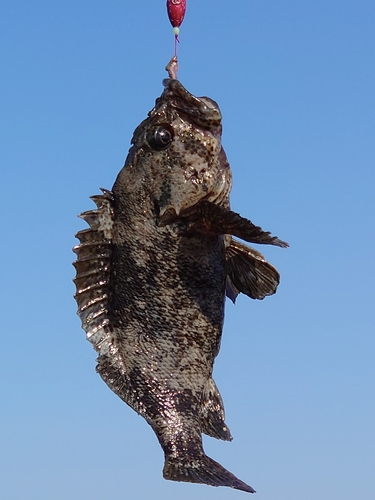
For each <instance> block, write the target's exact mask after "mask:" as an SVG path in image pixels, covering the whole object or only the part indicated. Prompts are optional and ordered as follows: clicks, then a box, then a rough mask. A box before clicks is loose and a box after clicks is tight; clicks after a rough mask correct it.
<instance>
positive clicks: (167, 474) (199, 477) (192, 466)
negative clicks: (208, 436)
mask: <svg viewBox="0 0 375 500" xmlns="http://www.w3.org/2000/svg"><path fill="white" fill-rule="evenodd" d="M163 477H164V479H169V480H171V481H184V482H187V483H201V484H208V485H210V486H229V487H230V488H234V489H236V490H241V491H246V492H248V493H255V490H254V489H253V488H252V487H251V486H249V485H247V484H246V483H244V482H243V481H241V480H240V479H238V478H237V477H236V476H235V475H234V474H232V473H231V472H229V471H227V470H226V469H224V467H222V466H221V465H220V464H219V463H217V462H215V460H212V458H210V457H208V456H207V455H205V454H204V453H202V454H201V455H200V456H198V457H197V458H191V457H189V456H182V457H172V456H171V455H169V456H166V460H165V464H164V469H163Z"/></svg>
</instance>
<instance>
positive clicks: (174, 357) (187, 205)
mask: <svg viewBox="0 0 375 500" xmlns="http://www.w3.org/2000/svg"><path fill="white" fill-rule="evenodd" d="M163 85H164V90H163V92H162V94H161V96H160V97H159V98H157V99H156V101H155V106H154V108H153V109H152V110H151V111H150V112H149V113H148V116H147V118H146V119H145V120H143V121H142V122H141V123H140V125H139V126H138V127H137V128H136V129H135V131H134V134H133V138H132V141H131V148H130V150H129V153H128V156H127V158H126V161H125V165H124V167H123V168H122V169H121V171H120V172H119V174H118V176H117V179H116V181H115V183H114V185H113V188H112V190H106V189H102V190H101V194H98V195H95V196H92V197H91V199H92V200H93V202H94V203H95V205H96V208H95V209H93V210H88V211H86V212H84V213H82V214H80V217H81V218H82V219H83V220H84V221H86V222H87V223H88V226H89V227H88V228H87V229H83V230H81V231H79V232H78V233H77V234H76V237H77V238H78V240H79V244H78V245H77V246H76V247H75V248H74V249H73V251H74V252H75V254H76V261H75V262H74V264H73V265H74V266H75V269H76V277H75V279H74V283H75V286H76V294H75V299H76V302H77V305H78V315H79V317H80V319H81V321H82V327H83V329H84V330H85V332H86V336H87V339H88V340H89V342H90V343H91V344H92V346H93V347H94V349H95V350H96V351H97V353H98V358H97V367H96V370H97V372H98V373H99V375H100V376H101V378H102V379H103V380H104V382H105V383H106V384H107V385H108V387H109V388H110V389H111V390H112V391H113V392H114V393H115V394H117V396H119V397H120V398H121V399H122V400H123V401H124V402H125V403H127V405H129V406H130V407H131V408H132V409H133V410H135V411H136V412H137V413H138V414H139V415H141V416H142V417H143V418H144V419H145V420H146V422H147V423H148V424H149V425H150V426H151V428H152V429H153V431H154V432H155V434H156V436H157V439H158V441H159V443H160V445H161V447H162V449H163V451H164V459H165V462H164V468H163V477H164V478H165V479H168V480H172V481H185V482H191V483H201V484H207V485H212V486H227V487H231V488H234V489H237V490H242V491H245V492H249V493H254V492H255V490H254V489H253V488H252V487H251V486H249V485H248V484H246V483H245V482H243V481H241V480H240V479H238V478H237V477H236V476H235V475H234V474H232V473H231V472H229V471H228V470H226V469H225V468H224V467H223V466H222V465H220V464H219V463H218V462H216V461H214V460H213V459H211V458H210V457H208V456H207V455H206V454H205V452H204V450H203V445H202V434H206V435H208V436H211V437H214V438H217V439H221V440H224V441H231V440H232V436H231V432H230V430H229V428H228V426H227V424H226V422H225V412H224V405H223V400H222V397H221V395H220V392H219V390H218V388H217V386H216V384H215V382H214V379H213V376H212V374H213V365H214V361H215V358H216V356H217V355H218V353H219V349H220V342H221V337H222V329H223V321H224V304H225V299H226V296H227V297H229V298H230V299H231V300H232V301H233V302H234V301H235V300H236V298H237V296H238V295H239V294H240V293H243V294H245V295H247V296H249V297H250V298H252V299H263V298H265V297H266V296H269V295H272V294H274V293H275V292H276V289H277V286H278V284H279V273H278V271H277V270H276V268H275V267H273V266H272V265H271V264H269V263H268V262H267V261H266V259H265V258H264V257H263V255H262V254H261V253H259V252H258V251H256V250H254V249H253V248H252V247H250V246H248V245H246V244H245V243H242V242H241V241H239V240H243V241H245V242H249V243H255V244H266V245H267V244H268V245H276V246H279V247H284V248H285V247H287V246H288V244H287V243H286V242H284V241H282V240H280V239H279V238H278V237H276V236H272V235H271V233H270V232H265V231H263V230H262V229H261V227H259V226H256V225H254V224H253V223H252V222H251V221H250V220H248V219H246V218H244V217H242V216H241V215H239V214H238V213H236V212H233V211H232V210H231V208H230V203H229V194H230V191H231V187H232V174H231V169H230V165H229V162H228V160H227V157H226V154H225V151H224V149H223V147H222V144H221V134H222V116H221V112H220V109H219V106H218V104H217V103H216V102H215V101H214V100H212V99H210V98H208V97H196V96H194V95H193V94H191V93H190V92H188V90H186V89H185V87H183V85H182V84H181V83H180V81H179V80H177V79H173V78H168V79H165V80H164V81H163Z"/></svg>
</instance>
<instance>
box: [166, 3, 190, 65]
mask: <svg viewBox="0 0 375 500" xmlns="http://www.w3.org/2000/svg"><path fill="white" fill-rule="evenodd" d="M167 11H168V17H169V20H170V22H171V25H172V26H173V33H174V36H175V45H174V49H175V50H174V52H175V57H176V56H177V42H179V39H178V35H179V34H180V26H181V24H182V21H183V20H184V17H185V12H186V0H167Z"/></svg>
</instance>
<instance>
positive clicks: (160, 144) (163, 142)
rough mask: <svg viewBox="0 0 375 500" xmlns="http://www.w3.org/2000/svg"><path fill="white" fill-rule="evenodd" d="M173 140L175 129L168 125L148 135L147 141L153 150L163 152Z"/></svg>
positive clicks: (157, 128)
mask: <svg viewBox="0 0 375 500" xmlns="http://www.w3.org/2000/svg"><path fill="white" fill-rule="evenodd" d="M172 140H173V129H172V128H171V127H169V126H166V125H160V126H159V127H156V128H154V129H153V130H151V131H150V132H149V133H148V134H147V141H148V143H149V145H150V146H151V147H152V149H156V150H157V151H161V150H163V149H167V147H168V146H169V145H170V143H171V142H172Z"/></svg>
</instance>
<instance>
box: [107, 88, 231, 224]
mask: <svg viewBox="0 0 375 500" xmlns="http://www.w3.org/2000/svg"><path fill="white" fill-rule="evenodd" d="M163 84H164V87H165V89H164V92H163V93H162V95H161V96H160V97H159V98H158V99H157V100H156V102H155V106H154V108H153V109H152V110H151V111H150V112H149V114H148V117H147V118H146V119H145V120H144V121H143V122H142V123H141V124H140V125H139V126H138V127H137V128H136V130H135V131H134V135H133V138H132V144H133V146H132V148H131V149H130V151H129V155H128V158H127V160H126V163H125V167H124V169H123V171H122V172H120V174H119V177H118V181H117V183H120V184H122V187H123V189H127V190H129V191H130V190H133V192H134V189H141V190H142V191H143V194H142V198H144V197H145V196H147V193H148V194H149V196H151V197H152V198H153V206H154V210H155V212H156V214H157V216H159V217H163V216H164V215H165V214H167V215H168V216H172V218H173V215H174V216H178V215H179V214H180V213H181V212H183V211H184V210H185V209H188V208H190V207H192V206H194V205H196V204H197V203H199V202H200V201H201V200H208V201H211V202H213V203H217V204H221V205H226V204H227V203H228V198H229V192H230V189H231V182H232V181H231V172H230V168H229V164H228V162H227V161H226V157H225V153H224V151H223V149H222V146H221V132H222V124H221V121H222V120H221V112H220V109H219V106H218V105H217V103H216V102H215V101H213V100H212V99H210V98H208V97H195V96H194V95H192V94H190V93H189V92H188V91H187V90H186V89H185V88H184V87H183V85H182V84H181V83H180V82H179V81H178V80H173V79H166V80H164V81H163ZM129 169H130V170H131V172H130V171H129ZM130 174H131V177H132V179H133V180H132V181H130V184H131V185H129V177H130ZM122 175H123V176H124V177H126V178H127V184H126V186H125V182H123V183H121V176H122ZM115 186H116V185H115ZM124 194H125V193H124Z"/></svg>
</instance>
